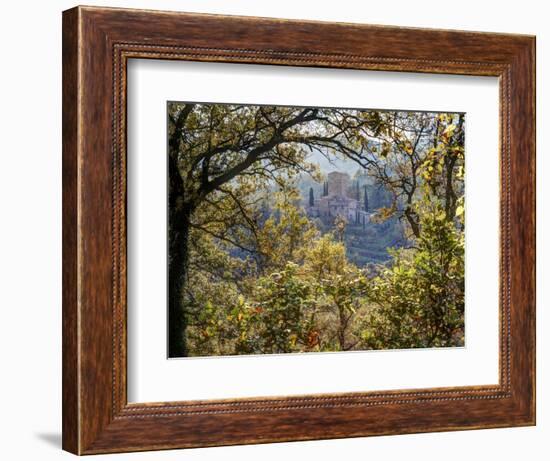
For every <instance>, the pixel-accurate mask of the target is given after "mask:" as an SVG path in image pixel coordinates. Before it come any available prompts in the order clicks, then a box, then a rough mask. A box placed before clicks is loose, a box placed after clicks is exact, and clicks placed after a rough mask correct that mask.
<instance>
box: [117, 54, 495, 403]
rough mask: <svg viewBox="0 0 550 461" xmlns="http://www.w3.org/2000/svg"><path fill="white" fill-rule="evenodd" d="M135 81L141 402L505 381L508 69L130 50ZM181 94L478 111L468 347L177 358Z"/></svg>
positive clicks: (470, 154) (470, 200) (134, 338)
mask: <svg viewBox="0 0 550 461" xmlns="http://www.w3.org/2000/svg"><path fill="white" fill-rule="evenodd" d="M127 81H128V93H129V97H128V210H127V216H128V345H129V350H128V375H129V376H128V399H129V400H130V401H131V402H155V401H177V400H192V399H209V398H231V397H260V396H269V395H301V394H308V393H310V394H320V393H334V392H361V391H372V390H377V391H378V390H389V389H414V388H417V389H418V388H427V387H449V386H453V385H457V386H458V385H490V384H497V383H498V347H499V344H498V321H499V315H498V272H499V257H498V255H499V253H498V250H499V242H498V235H499V227H498V225H499V215H498V208H499V206H498V204H499V154H498V145H499V136H498V120H499V101H498V97H499V88H498V79H497V78H496V77H465V76H456V75H429V74H420V75H419V74H410V73H403V72H374V71H370V72H365V71H358V70H344V69H338V70H335V69H308V68H296V67H282V66H258V65H251V64H249V65H242V64H241V65H236V64H224V63H204V62H195V63H189V62H177V61H152V60H150V59H144V60H133V61H132V60H131V61H130V63H129V64H128V79H127ZM183 83H185V84H183ZM266 88H269V89H270V90H269V91H265V89H266ZM173 100H179V101H210V102H239V103H255V104H285V105H306V106H307V105H318V106H322V107H323V106H324V107H335V106H338V107H363V108H368V107H370V108H372V107H374V108H381V109H384V108H385V109H392V108H399V109H406V110H433V111H451V110H452V111H456V112H466V222H467V226H466V347H461V348H450V349H444V348H439V349H415V350H406V351H395V350H394V351H363V352H358V351H357V352H347V353H322V354H313V353H309V354H280V355H264V356H261V355H256V356H239V357H207V358H187V359H177V360H174V359H172V360H166V344H167V338H166V332H167V328H166V325H167V318H166V315H165V314H166V299H167V293H166V286H167V281H166V276H167V275H166V266H167V261H166V244H167V242H166V235H167V229H166V222H167V217H166V200H167V198H166V190H167V175H166V137H167V134H166V101H173ZM328 370H330V372H328ZM220 376H223V380H221V379H219V377H220Z"/></svg>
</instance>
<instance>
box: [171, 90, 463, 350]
mask: <svg viewBox="0 0 550 461" xmlns="http://www.w3.org/2000/svg"><path fill="white" fill-rule="evenodd" d="M167 123H168V139H167V144H168V169H167V174H168V245H167V247H168V313H169V322H168V331H169V344H168V355H169V357H206V356H232V355H243V354H244V355H248V354H281V353H306V352H338V351H339V352H343V351H364V350H381V349H409V348H433V347H457V346H464V342H465V332H464V228H465V220H464V215H465V213H464V210H465V203H464V171H465V168H464V165H465V163H464V162H465V160H464V154H465V153H464V139H465V114H464V113H453V112H449V113H440V112H419V111H407V110H378V109H356V108H352V109H348V108H322V107H288V106H267V105H244V104H220V103H202V102H175V101H171V102H168V104H167Z"/></svg>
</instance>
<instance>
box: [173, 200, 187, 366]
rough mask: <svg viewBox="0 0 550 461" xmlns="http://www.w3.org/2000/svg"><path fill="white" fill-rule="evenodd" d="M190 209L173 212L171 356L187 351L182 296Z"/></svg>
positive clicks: (182, 354) (184, 284)
mask: <svg viewBox="0 0 550 461" xmlns="http://www.w3.org/2000/svg"><path fill="white" fill-rule="evenodd" d="M190 219H191V213H190V210H189V209H188V208H182V209H181V210H178V211H176V212H174V213H171V216H170V247H169V252H170V254H169V264H168V325H169V329H168V356H169V357H186V356H187V355H188V350H187V341H186V328H187V318H186V315H185V307H184V305H183V296H184V292H185V286H186V281H187V269H188V261H189V227H190Z"/></svg>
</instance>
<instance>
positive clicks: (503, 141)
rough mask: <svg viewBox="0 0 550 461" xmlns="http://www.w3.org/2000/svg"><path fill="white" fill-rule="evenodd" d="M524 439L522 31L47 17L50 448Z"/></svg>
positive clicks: (529, 418) (528, 203)
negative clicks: (54, 188)
mask: <svg viewBox="0 0 550 461" xmlns="http://www.w3.org/2000/svg"><path fill="white" fill-rule="evenodd" d="M533 424H535V39H534V37H532V36H520V35H510V34H493V33H480V32H459V31H445V30H429V29H412V28H411V29H407V28H399V27H387V26H372V25H358V24H333V23H321V22H306V21H289V20H278V19H266V18H249V17H236V16H235V17H226V16H216V15H200V14H187V13H175V12H160V11H143V10H126V9H111V8H94V7H76V8H73V9H71V10H68V11H65V12H64V13H63V448H64V449H65V450H67V451H70V452H72V453H75V454H94V453H110V452H125V451H140V450H157V449H168V448H184V447H205V446H214V445H232V444H244V443H266V442H277V441H290V440H311V439H326V438H337V437H358V436H371V435H382V434H404V433H412V432H430V431H445V430H464V429H479V428H492V427H509V426H526V425H533Z"/></svg>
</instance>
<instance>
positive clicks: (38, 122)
mask: <svg viewBox="0 0 550 461" xmlns="http://www.w3.org/2000/svg"><path fill="white" fill-rule="evenodd" d="M88 3H89V4H101V3H100V2H95V1H92V0H90V1H88ZM109 4H110V5H111V6H127V7H138V8H163V9H172V10H182V11H201V12H212V13H226V14H245V15H257V16H273V17H287V18H296V19H300V18H303V19H319V20H329V21H348V22H363V23H375V24H376V23H378V24H393V25H403V26H420V27H436V28H455V29H465V30H486V31H495V32H517V33H529V34H536V35H537V48H538V52H537V58H538V75H537V81H538V97H537V105H538V123H537V126H538V130H537V131H538V153H539V163H538V173H539V175H538V178H537V182H538V185H539V187H538V199H537V207H538V251H539V261H538V270H537V278H538V319H537V324H538V327H537V330H538V335H537V338H538V339H537V343H538V358H537V361H538V371H537V376H538V397H537V400H538V404H537V407H538V425H537V426H536V427H530V428H518V429H497V430H483V431H467V432H454V433H453V432H450V433H438V434H418V435H406V436H392V437H375V438H362V439H348V440H330V441H318V442H301V443H286V444H270V445H256V446H243V447H230V448H223V447H222V448H209V449H200V450H187V451H167V452H161V453H139V454H124V455H116V456H117V458H110V459H136V460H138V459H139V460H163V459H178V460H217V459H227V460H257V459H266V460H270V459H273V460H276V459H316V460H334V459H342V458H348V459H365V458H382V459H390V460H391V459H402V458H406V459H407V460H410V461H413V460H423V461H427V460H436V459H437V460H442V459H444V460H446V461H447V460H467V459H480V458H481V459H483V458H484V457H487V458H490V459H499V460H502V461H504V460H516V459H529V460H545V459H548V452H549V451H550V442H549V439H550V407H549V403H550V399H549V398H548V396H547V395H548V392H550V375H549V372H548V370H549V367H548V365H546V364H545V361H548V356H549V352H550V350H549V349H550V341H549V339H548V336H547V335H548V331H549V330H550V324H549V317H548V315H545V312H544V311H545V310H547V309H548V308H549V307H550V306H548V293H549V292H548V288H547V286H548V283H546V285H547V286H546V287H545V286H544V278H545V275H546V272H547V268H548V262H549V258H550V251H549V250H548V246H547V245H545V242H544V241H543V234H548V232H550V222H549V219H550V218H549V217H550V213H548V212H546V213H544V211H543V209H544V206H545V204H547V203H548V200H549V199H550V196H549V194H550V181H546V184H543V181H542V178H543V177H545V176H547V175H549V174H550V172H549V171H547V170H548V160H545V159H543V156H542V152H545V151H547V150H548V149H550V144H549V139H550V137H549V135H548V130H547V127H548V126H549V125H550V116H549V113H548V110H549V109H548V108H549V107H550V106H549V104H550V99H549V94H548V91H547V89H546V87H545V85H544V82H546V81H548V78H549V77H550V75H549V70H550V69H549V66H550V31H549V30H548V25H547V23H548V16H549V15H548V13H547V12H546V11H545V10H544V7H545V2H542V1H537V0H524V1H522V2H521V3H519V4H518V2H504V1H500V2H489V1H487V2H480V1H478V0H475V1H467V0H463V1H461V2H458V3H445V2H441V1H423V2H411V1H407V0H393V1H391V2H385V3H384V2H382V3H380V2H357V1H354V0H339V1H337V2H319V1H318V0H317V1H302V2H296V1H295V0H294V1H292V0H288V1H287V0H278V1H276V2H275V1H272V2H258V1H257V0H232V1H231V2H228V1H223V0H219V1H214V0H196V1H191V0H189V1H185V0H181V1H168V0H164V1H162V0H160V1H155V2H153V1H138V0H135V1H115V0H111V1H110V2H109ZM73 5H74V3H72V2H69V1H49V2H27V1H20V2H9V3H8V2H6V4H4V5H3V8H2V14H1V16H0V34H1V36H0V43H1V44H2V45H1V46H2V57H3V60H2V72H1V73H0V79H1V84H0V108H1V109H0V118H1V120H0V127H1V131H0V133H1V136H0V155H1V163H0V204H1V208H0V210H1V216H2V227H1V230H0V232H1V234H2V235H1V238H0V271H1V273H0V307H1V312H2V320H1V321H0V351H2V352H1V354H2V362H3V363H2V365H3V366H2V380H1V381H0V391H1V395H2V398H3V402H2V409H1V410H0V424H1V426H2V427H0V434H2V435H1V439H0V440H1V441H2V444H1V445H0V450H1V456H2V458H5V459H10V460H12V459H13V460H18V459H41V460H52V459H53V460H55V459H69V458H70V457H71V456H72V455H69V454H67V453H62V452H61V451H60V439H61V435H60V427H61V10H63V9H66V8H69V7H71V6H73ZM545 127H546V132H545V129H544V128H545ZM545 335H546V336H545ZM103 458H105V457H98V459H103ZM105 459H107V458H105Z"/></svg>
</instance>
